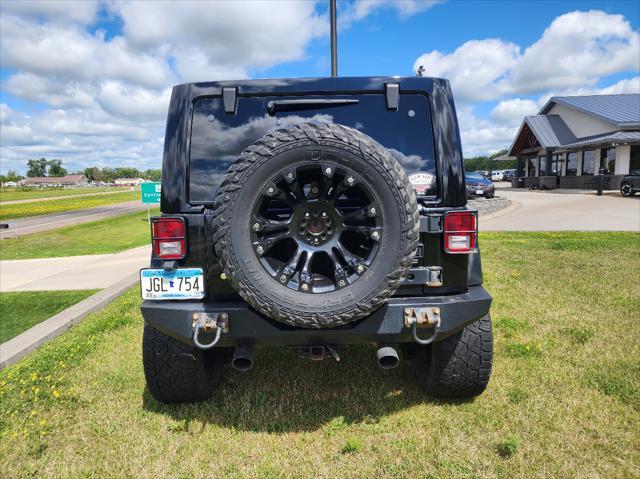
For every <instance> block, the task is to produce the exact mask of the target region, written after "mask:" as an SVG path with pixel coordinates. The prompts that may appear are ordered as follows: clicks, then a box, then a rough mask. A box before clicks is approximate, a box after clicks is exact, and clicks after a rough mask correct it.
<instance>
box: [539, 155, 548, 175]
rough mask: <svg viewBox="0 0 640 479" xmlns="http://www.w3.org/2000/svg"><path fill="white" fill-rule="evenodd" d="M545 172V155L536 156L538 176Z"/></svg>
mask: <svg viewBox="0 0 640 479" xmlns="http://www.w3.org/2000/svg"><path fill="white" fill-rule="evenodd" d="M546 174H547V157H546V156H542V155H541V156H539V157H538V176H545V175H546Z"/></svg>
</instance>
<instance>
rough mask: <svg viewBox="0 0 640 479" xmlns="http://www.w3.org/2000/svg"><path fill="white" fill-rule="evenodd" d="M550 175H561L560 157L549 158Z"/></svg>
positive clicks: (557, 155) (556, 155)
mask: <svg viewBox="0 0 640 479" xmlns="http://www.w3.org/2000/svg"><path fill="white" fill-rule="evenodd" d="M551 174H552V175H554V176H560V175H562V155H561V154H560V155H559V154H555V155H553V156H552V157H551Z"/></svg>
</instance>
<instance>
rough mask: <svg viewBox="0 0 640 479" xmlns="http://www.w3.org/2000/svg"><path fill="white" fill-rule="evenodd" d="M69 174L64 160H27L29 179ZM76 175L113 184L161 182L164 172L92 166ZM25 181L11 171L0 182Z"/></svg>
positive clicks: (0, 177)
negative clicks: (135, 180) (118, 180)
mask: <svg viewBox="0 0 640 479" xmlns="http://www.w3.org/2000/svg"><path fill="white" fill-rule="evenodd" d="M67 174H69V173H68V172H67V169H66V168H65V167H64V166H62V160H47V159H46V158H39V159H37V160H27V177H29V178H35V177H43V176H53V177H59V176H66V175H67ZM72 174H74V175H84V176H86V177H87V179H88V180H89V181H94V182H97V181H103V182H105V183H111V182H113V181H114V180H115V179H116V178H143V179H145V180H151V181H160V179H161V178H162V171H161V170H160V169H148V170H138V169H137V168H133V167H129V166H124V167H119V168H98V167H96V166H91V167H88V168H85V169H84V170H80V171H74V172H73V173H72ZM22 179H24V176H22V175H19V174H18V173H17V172H16V171H14V170H9V171H8V172H7V174H6V175H0V182H1V183H5V182H7V181H15V182H18V181H20V180H22Z"/></svg>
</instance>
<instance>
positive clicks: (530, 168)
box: [527, 158, 536, 176]
mask: <svg viewBox="0 0 640 479" xmlns="http://www.w3.org/2000/svg"><path fill="white" fill-rule="evenodd" d="M527 176H536V159H535V158H529V159H528V160H527Z"/></svg>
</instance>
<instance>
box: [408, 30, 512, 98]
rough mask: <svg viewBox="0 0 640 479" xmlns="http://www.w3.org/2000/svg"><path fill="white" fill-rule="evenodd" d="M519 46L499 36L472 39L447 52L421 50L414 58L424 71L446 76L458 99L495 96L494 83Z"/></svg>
mask: <svg viewBox="0 0 640 479" xmlns="http://www.w3.org/2000/svg"><path fill="white" fill-rule="evenodd" d="M519 51H520V48H519V47H518V46H517V45H515V44H513V43H508V42H504V41H502V40H499V39H488V40H472V41H468V42H466V43H464V44H463V45H462V46H460V47H458V48H457V49H456V50H455V51H454V52H453V53H451V54H443V53H440V52H438V51H433V52H430V53H425V54H424V55H421V56H420V57H418V59H417V60H416V61H415V62H414V65H413V68H414V70H416V71H417V70H418V68H419V67H420V66H424V67H425V69H426V72H425V75H427V76H435V77H443V78H448V79H449V80H450V81H451V86H452V88H453V93H454V95H455V96H456V98H458V99H462V100H490V99H493V98H495V97H496V96H497V95H498V93H497V91H496V90H497V83H498V81H499V80H501V79H502V78H503V77H504V76H505V75H506V74H507V73H508V72H509V70H510V69H511V68H513V66H514V65H515V64H516V61H517V59H518V54H519Z"/></svg>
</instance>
